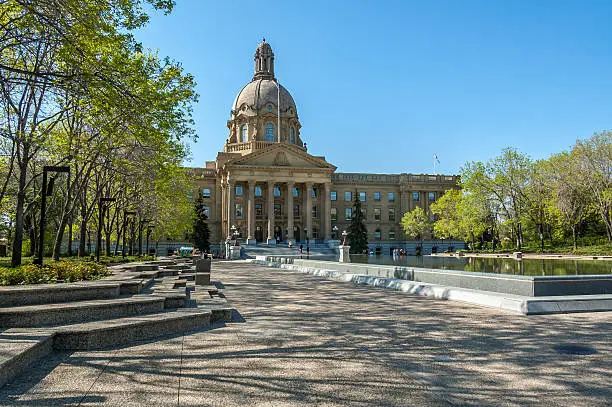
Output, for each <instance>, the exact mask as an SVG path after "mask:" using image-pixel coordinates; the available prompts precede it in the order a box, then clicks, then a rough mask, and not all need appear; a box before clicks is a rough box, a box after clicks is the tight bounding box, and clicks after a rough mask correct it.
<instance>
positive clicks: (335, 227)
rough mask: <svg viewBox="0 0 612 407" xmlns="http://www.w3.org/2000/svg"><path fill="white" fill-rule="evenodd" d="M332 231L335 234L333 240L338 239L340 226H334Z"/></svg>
mask: <svg viewBox="0 0 612 407" xmlns="http://www.w3.org/2000/svg"><path fill="white" fill-rule="evenodd" d="M332 231H333V232H334V236H333V238H334V239H336V238H337V237H338V225H334V227H333V228H332Z"/></svg>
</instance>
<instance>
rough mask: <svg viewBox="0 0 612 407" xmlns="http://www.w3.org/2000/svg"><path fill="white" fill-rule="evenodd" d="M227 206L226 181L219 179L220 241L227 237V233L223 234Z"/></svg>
mask: <svg viewBox="0 0 612 407" xmlns="http://www.w3.org/2000/svg"><path fill="white" fill-rule="evenodd" d="M228 206H229V204H228V203H227V183H226V182H225V181H224V180H222V181H221V230H220V231H219V234H220V235H221V236H220V238H221V240H222V241H225V238H226V237H227V235H225V236H223V235H224V234H225V231H226V230H227V207H228Z"/></svg>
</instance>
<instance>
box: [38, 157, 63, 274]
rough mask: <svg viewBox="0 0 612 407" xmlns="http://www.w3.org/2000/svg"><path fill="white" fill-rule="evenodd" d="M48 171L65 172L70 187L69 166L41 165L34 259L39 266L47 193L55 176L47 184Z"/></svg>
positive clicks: (41, 253)
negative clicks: (38, 233)
mask: <svg viewBox="0 0 612 407" xmlns="http://www.w3.org/2000/svg"><path fill="white" fill-rule="evenodd" d="M48 172H65V173H67V174H68V177H67V179H66V185H67V186H68V187H70V167H65V166H64V167H57V166H54V165H45V166H44V167H43V184H42V194H41V195H42V199H41V203H40V236H39V238H38V257H37V258H36V259H34V264H38V265H39V266H42V265H43V252H44V245H45V221H46V220H47V219H46V214H45V212H46V211H47V195H51V193H52V192H53V184H54V183H55V177H51V180H50V181H49V183H48V185H47V173H48Z"/></svg>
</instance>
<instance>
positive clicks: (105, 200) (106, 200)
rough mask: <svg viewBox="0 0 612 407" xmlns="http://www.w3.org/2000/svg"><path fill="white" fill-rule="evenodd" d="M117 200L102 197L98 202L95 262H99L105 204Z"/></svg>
mask: <svg viewBox="0 0 612 407" xmlns="http://www.w3.org/2000/svg"><path fill="white" fill-rule="evenodd" d="M116 200H117V198H106V197H102V198H100V200H99V201H98V241H97V243H96V262H98V263H99V262H100V249H101V246H102V227H103V226H104V211H105V210H106V209H107V207H108V206H107V205H105V204H106V203H108V204H110V203H111V202H115V201H116Z"/></svg>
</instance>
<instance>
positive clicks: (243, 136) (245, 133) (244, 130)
mask: <svg viewBox="0 0 612 407" xmlns="http://www.w3.org/2000/svg"><path fill="white" fill-rule="evenodd" d="M248 140H249V125H248V124H246V123H245V124H243V125H242V127H240V141H241V142H243V143H246V142H247V141H248Z"/></svg>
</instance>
